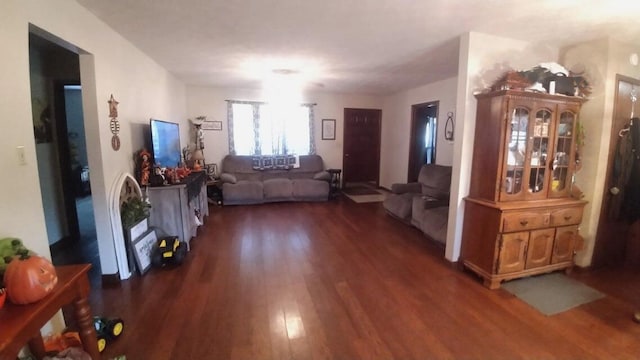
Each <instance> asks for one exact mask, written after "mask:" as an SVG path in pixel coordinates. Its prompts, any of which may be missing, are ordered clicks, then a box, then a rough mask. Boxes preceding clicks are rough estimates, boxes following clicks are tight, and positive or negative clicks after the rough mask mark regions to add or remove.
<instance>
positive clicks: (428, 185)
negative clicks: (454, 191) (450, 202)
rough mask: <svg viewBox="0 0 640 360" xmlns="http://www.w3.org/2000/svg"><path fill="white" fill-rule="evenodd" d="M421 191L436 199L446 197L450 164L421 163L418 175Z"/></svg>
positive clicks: (449, 180)
mask: <svg viewBox="0 0 640 360" xmlns="http://www.w3.org/2000/svg"><path fill="white" fill-rule="evenodd" d="M418 182H419V183H420V184H421V185H422V193H423V194H424V195H428V196H431V197H435V198H438V199H442V198H448V197H449V193H450V189H451V166H444V165H436V164H428V165H423V166H422V168H421V169H420V174H419V175H418Z"/></svg>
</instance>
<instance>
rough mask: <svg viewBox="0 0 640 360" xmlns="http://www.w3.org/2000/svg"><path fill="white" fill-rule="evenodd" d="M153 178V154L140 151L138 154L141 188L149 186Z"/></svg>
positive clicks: (144, 150)
mask: <svg viewBox="0 0 640 360" xmlns="http://www.w3.org/2000/svg"><path fill="white" fill-rule="evenodd" d="M150 176H151V154H150V153H149V152H148V151H147V149H142V150H140V153H139V154H138V182H139V183H140V186H149V177H150Z"/></svg>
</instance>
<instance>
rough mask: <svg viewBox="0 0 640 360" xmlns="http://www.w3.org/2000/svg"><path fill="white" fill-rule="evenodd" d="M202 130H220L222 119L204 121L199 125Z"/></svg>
mask: <svg viewBox="0 0 640 360" xmlns="http://www.w3.org/2000/svg"><path fill="white" fill-rule="evenodd" d="M201 127H202V130H217V131H220V130H222V121H205V122H203V123H202V125H201Z"/></svg>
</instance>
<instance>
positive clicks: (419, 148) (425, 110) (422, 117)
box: [407, 101, 440, 182]
mask: <svg viewBox="0 0 640 360" xmlns="http://www.w3.org/2000/svg"><path fill="white" fill-rule="evenodd" d="M439 103H440V102H439V101H432V102H427V103H422V104H417V105H412V106H411V137H410V138H409V167H408V173H407V181H408V182H415V181H418V174H419V173H420V168H421V167H422V165H424V164H435V163H436V145H437V144H436V140H437V135H438V105H439Z"/></svg>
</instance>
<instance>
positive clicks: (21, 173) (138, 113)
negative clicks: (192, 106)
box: [0, 0, 186, 274]
mask: <svg viewBox="0 0 640 360" xmlns="http://www.w3.org/2000/svg"><path fill="white" fill-rule="evenodd" d="M29 24H33V25H35V26H37V27H38V28H40V29H43V30H44V32H45V33H49V34H53V35H54V36H55V37H57V38H58V40H60V39H63V41H61V42H62V43H66V45H67V46H68V47H71V48H73V46H71V45H75V46H77V47H78V48H80V49H82V50H81V53H82V55H81V56H80V67H81V77H82V85H83V107H84V111H85V126H86V133H87V143H88V157H89V165H90V167H91V183H92V193H93V198H94V207H95V216H96V228H97V235H98V245H99V251H100V258H101V264H102V265H101V266H102V273H103V274H113V273H116V272H117V264H116V260H115V252H114V248H113V239H112V234H111V228H110V219H109V217H108V213H107V200H108V192H109V187H110V186H111V184H112V183H113V182H114V180H115V177H116V175H117V174H118V173H119V172H121V171H125V172H132V171H133V157H132V154H133V152H134V151H135V150H137V149H138V148H140V147H142V145H143V142H144V139H143V138H142V136H141V135H140V131H138V130H136V131H134V130H133V129H134V128H135V127H136V126H137V125H140V126H141V125H144V124H148V119H149V118H150V117H153V116H157V117H161V118H165V119H174V120H175V121H179V122H182V121H184V119H186V112H185V109H186V100H185V99H186V97H185V96H186V95H185V86H184V85H183V84H182V83H180V82H178V81H177V80H176V79H175V78H174V77H173V76H171V75H170V74H169V73H168V72H167V71H165V70H164V69H163V68H162V67H160V66H159V65H158V64H157V63H155V62H154V61H152V60H150V59H149V58H148V57H147V56H146V55H145V54H143V53H142V52H141V51H139V50H138V49H136V48H135V47H133V46H132V45H131V44H130V43H129V42H128V41H126V40H125V39H123V38H122V37H121V36H120V35H119V34H117V33H116V32H115V31H113V30H112V29H110V28H109V27H107V26H106V25H105V24H104V23H103V22H101V21H99V20H98V19H97V18H96V17H95V16H93V14H91V13H90V12H88V11H87V10H86V9H84V8H83V7H81V6H80V5H78V4H77V3H76V2H73V1H56V2H51V1H46V0H24V1H22V0H6V1H2V2H0V43H2V44H3V53H4V55H3V57H2V58H1V60H0V63H1V64H2V66H0V78H2V79H3V81H2V83H0V99H1V100H0V102H1V104H0V105H1V106H0V124H1V125H0V126H2V131H1V132H0V144H1V146H2V151H0V166H1V167H2V169H4V171H5V174H10V175H7V176H3V177H2V178H0V198H1V199H2V201H3V204H4V206H2V208H0V236H15V237H18V238H21V239H23V241H24V242H25V244H26V246H27V247H29V248H31V249H32V250H34V251H36V252H38V253H40V254H43V255H45V256H49V248H48V243H47V233H46V229H45V221H44V212H43V206H42V199H41V197H40V187H39V181H38V169H37V166H36V162H35V159H36V146H35V141H34V136H33V127H32V122H31V92H30V85H29V52H28V49H29V47H28V32H29ZM111 94H113V95H114V96H115V98H116V99H117V100H118V101H120V106H119V120H120V123H121V131H120V138H121V140H122V147H121V149H120V151H117V152H116V151H113V150H112V149H111V135H112V134H111V132H110V129H109V120H110V119H109V118H108V114H109V111H108V104H107V101H108V100H109V97H110V95H111ZM183 128H186V127H185V126H183ZM183 136H184V137H185V141H186V131H185V132H184V134H183ZM17 146H24V147H25V153H26V159H27V164H26V165H18V161H17V156H16V147H17Z"/></svg>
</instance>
